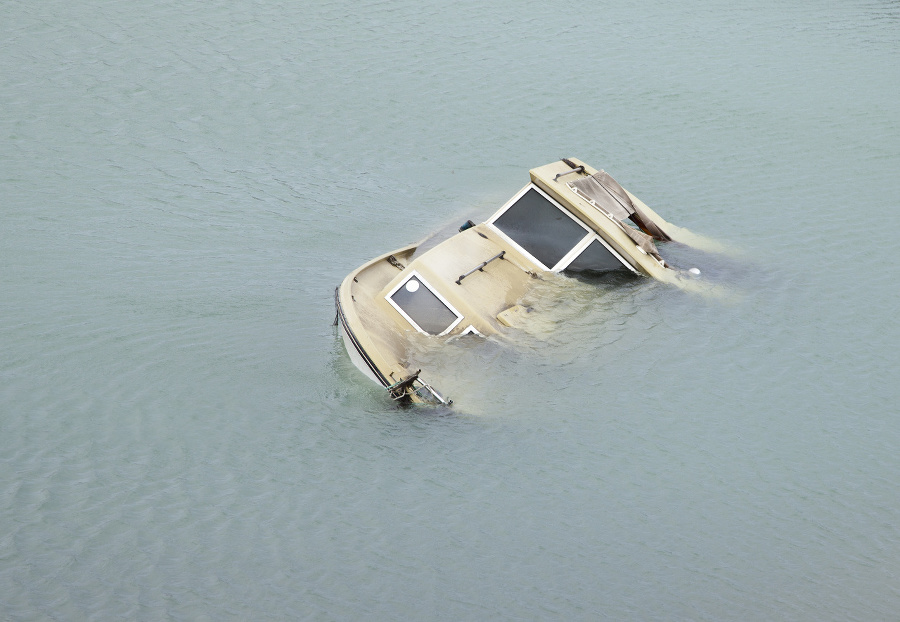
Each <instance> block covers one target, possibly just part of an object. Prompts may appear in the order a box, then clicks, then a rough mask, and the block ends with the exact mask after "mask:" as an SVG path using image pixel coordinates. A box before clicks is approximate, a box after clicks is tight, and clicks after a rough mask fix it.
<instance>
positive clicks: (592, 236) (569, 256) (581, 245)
mask: <svg viewBox="0 0 900 622" xmlns="http://www.w3.org/2000/svg"><path fill="white" fill-rule="evenodd" d="M531 189H534V190H537V191H538V193H540V195H541V196H542V197H544V198H545V199H547V200H548V201H549V202H550V204H551V205H553V206H555V207H556V209H558V210H560V211H561V212H562V213H563V214H565V215H566V216H568V217H569V218H571V219H572V220H573V221H575V222H576V223H577V224H578V226H579V227H581V228H582V229H584V234H585V237H584V238H582V239H581V241H580V242H578V243H577V244H576V245H575V246H574V247H572V250H570V251H569V252H568V253H566V254H565V255H564V256H563V257H562V258H561V259H560V260H559V261H558V262H556V265H555V266H553V267H549V266H545V265H544V263H543V262H542V261H540V260H538V258H537V257H535V256H534V255H532V254H531V253H529V252H528V251H526V250H525V249H524V248H522V247H521V246H519V244H518V243H516V241H515V240H513V239H512V238H511V237H509V236H508V235H506V234H505V233H503V231H501V230H500V228H499V227H497V226H496V225H494V222H495V221H496V220H497V219H498V218H500V217H501V216H502V215H503V214H505V213H506V211H507V210H508V209H509V208H511V207H512V206H513V205H514V204H515V203H516V202H517V201H518V200H519V199H521V198H522V197H523V196H524V195H525V193H526V192H528V191H529V190H531ZM487 225H488V226H490V227H491V229H493V230H494V231H495V232H496V233H497V234H498V235H499V236H500V237H502V238H503V239H504V240H506V241H507V242H509V244H510V245H511V246H512V247H513V248H515V249H516V250H517V251H519V252H520V253H522V255H524V256H525V258H526V259H528V260H529V261H531V262H532V263H534V264H535V265H536V266H538V267H539V268H541V269H542V270H547V271H549V272H561V271H563V270H565V269H566V268H567V267H568V265H569V264H570V263H572V262H573V261H575V259H576V258H577V257H578V256H579V255H580V254H581V253H582V252H583V251H584V249H586V248H587V247H588V246H589V245H590V244H591V242H593V241H594V240H598V241H599V242H600V243H601V244H603V246H605V247H606V248H607V250H609V252H611V253H612V254H613V256H614V257H615V258H616V259H618V260H619V261H620V262H621V263H622V265H623V266H625V267H626V268H628V269H629V270H631V271H632V272H634V273H636V274H637V270H635V269H634V267H633V266H632V265H631V264H630V263H628V262H627V261H626V260H625V259H624V258H623V257H622V255H621V254H620V253H619V252H617V251H616V250H615V249H613V247H612V246H610V245H609V243H607V241H606V240H604V239H603V238H602V237H600V236H599V235H597V233H596V232H595V231H594V230H593V229H591V228H590V227H588V226H587V225H586V224H584V223H583V222H582V221H581V219H580V218H578V217H577V216H575V215H574V214H573V213H572V212H570V211H569V210H567V209H566V208H565V207H563V206H562V205H560V203H559V201H557V200H556V199H554V198H553V197H551V196H550V195H549V194H547V193H546V192H544V191H543V190H541V189H540V188H539V187H538V186H537V185H536V184H534V183H529V184H528V185H526V186H525V187H524V188H522V189H521V190H519V191H518V192H517V193H516V194H514V195H513V196H512V198H511V199H510V200H509V201H507V202H506V203H504V204H503V207H501V208H500V209H499V210H497V212H496V213H495V214H494V215H493V216H491V217H490V218H489V219H488V221H487Z"/></svg>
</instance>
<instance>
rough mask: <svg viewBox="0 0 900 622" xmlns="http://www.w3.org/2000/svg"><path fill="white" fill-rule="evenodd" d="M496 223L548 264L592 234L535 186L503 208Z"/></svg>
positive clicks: (560, 257)
mask: <svg viewBox="0 0 900 622" xmlns="http://www.w3.org/2000/svg"><path fill="white" fill-rule="evenodd" d="M494 226H495V227H497V228H498V229H500V231H502V232H503V233H505V234H506V235H508V236H509V237H510V238H512V239H513V240H514V241H515V242H516V244H518V245H519V246H521V247H522V248H524V249H525V250H526V251H528V252H529V253H531V254H532V255H533V256H534V257H535V258H536V259H537V260H538V261H540V262H541V263H543V264H544V265H545V266H547V267H548V268H552V267H553V266H555V265H556V264H557V263H559V260H560V259H562V258H563V257H564V256H565V255H566V253H568V252H569V251H570V250H572V247H573V246H575V245H576V244H578V242H579V241H581V240H582V239H584V236H586V235H587V234H588V232H587V231H585V229H584V228H583V227H582V226H581V225H579V224H578V223H577V222H576V221H574V220H572V218H570V217H569V216H568V215H566V214H565V213H564V212H563V211H562V210H560V209H559V208H558V207H556V206H555V205H553V203H551V202H550V201H548V200H547V199H546V198H545V197H544V196H543V195H541V193H539V192H538V191H537V190H535V189H534V188H531V189H529V190H528V192H526V193H525V194H523V195H522V198H520V199H519V200H518V201H516V202H515V203H514V204H513V205H512V207H510V208H509V209H508V210H506V211H505V212H503V215H501V216H500V217H499V218H498V219H497V220H495V221H494Z"/></svg>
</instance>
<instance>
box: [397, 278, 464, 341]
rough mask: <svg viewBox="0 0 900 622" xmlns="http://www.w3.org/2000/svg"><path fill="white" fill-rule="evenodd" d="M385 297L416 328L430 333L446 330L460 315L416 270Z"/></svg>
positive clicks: (459, 318) (456, 322)
mask: <svg viewBox="0 0 900 622" xmlns="http://www.w3.org/2000/svg"><path fill="white" fill-rule="evenodd" d="M387 299H388V302H390V303H391V305H393V306H394V308H395V309H397V310H398V311H399V312H400V314H401V315H403V317H405V318H406V319H407V320H408V321H409V322H410V323H411V324H412V325H413V326H414V327H415V328H416V329H418V330H420V331H422V332H423V333H428V334H430V335H440V334H442V333H445V332H447V331H448V330H450V329H451V328H453V327H454V326H456V325H457V324H458V323H459V322H460V321H461V320H462V315H460V314H459V313H458V312H457V311H456V309H454V308H453V307H451V306H450V305H449V304H448V303H446V302H444V301H443V300H442V299H441V298H440V297H439V296H438V295H437V294H436V293H435V292H434V291H433V290H432V289H431V287H429V286H428V284H427V283H426V282H425V280H424V279H423V278H422V277H421V276H419V275H418V274H417V273H416V272H413V273H412V275H410V277H409V278H408V279H407V280H406V281H404V282H403V283H401V284H400V285H399V286H398V287H397V288H396V289H395V290H394V291H393V292H391V294H389V295H388V297H387Z"/></svg>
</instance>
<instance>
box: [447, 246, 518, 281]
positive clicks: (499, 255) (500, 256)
mask: <svg viewBox="0 0 900 622" xmlns="http://www.w3.org/2000/svg"><path fill="white" fill-rule="evenodd" d="M505 254H506V251H500V252H499V253H497V254H496V255H494V256H493V257H491V258H490V259H488V260H487V261H482V262H481V263H480V264H478V265H477V266H475V267H474V268H472V269H471V270H469V271H468V272H466V273H465V274H461V275H460V276H459V278H458V279H456V284H457V285H462V280H463V279H464V278H466V277H467V276H469V275H470V274H472V273H473V272H484V267H485V266H486V265H488V264H489V263H491V262H492V261H494V260H495V259H503V256H504V255H505Z"/></svg>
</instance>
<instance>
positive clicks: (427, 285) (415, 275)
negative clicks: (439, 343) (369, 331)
mask: <svg viewBox="0 0 900 622" xmlns="http://www.w3.org/2000/svg"><path fill="white" fill-rule="evenodd" d="M412 278H415V279H416V280H417V281H419V283H420V284H422V285H424V286H425V288H426V289H427V290H428V291H429V292H431V293H432V294H434V296H435V298H437V299H438V300H439V301H440V302H441V303H442V304H443V305H444V306H445V307H447V309H449V310H450V312H451V313H453V314H454V315H455V316H456V320H455V321H454V322H453V323H452V324H450V326H448V327H447V328H445V329H444V330H443V331H441V332H440V333H437V335H435V334H434V333H429V332H428V331H426V330H424V329H423V328H422V327H421V326H419V325H418V324H417V323H416V322H415V321H414V320H413V319H412V318H411V317H410V316H409V314H407V313H406V311H404V310H403V309H402V308H401V307H400V305H398V304H397V303H396V302H394V300H393V298H391V296H393V295H394V294H396V293H397V291H399V290H400V288H401V287H403V286H405V285H406V284H407V283H408V282H409V280H410V279H412ZM384 298H385V300H387V301H388V304H390V305H391V306H392V307H394V309H396V310H397V312H398V313H399V314H400V315H402V316H403V318H404V319H405V320H406V321H407V322H409V323H410V324H412V326H413V328H415V329H416V330H417V331H419V332H420V333H422V334H423V335H433V336H436V337H442V336H443V335H446V334H447V333H449V332H450V331H451V330H453V329H454V328H456V326H457V324H459V323H460V322H462V321H463V318H464V317H465V316H463V314H462V313H460V312H459V311H457V310H456V307H454V306H453V305H452V304H450V301H449V300H447V299H446V298H444V297H443V296H442V295H441V293H440V292H439V291H437V290H436V289H435V288H433V287H432V286H431V284H430V283H429V282H428V281H427V280H426V279H425V278H424V277H423V276H422V275H421V274H420V273H419V271H418V270H411V271H410V273H409V274H408V275H406V278H405V279H403V280H402V281H400V282H399V283H398V284H397V285H396V286H394V287H393V288H391V291H389V292H388V293H387V295H386V296H385V297H384Z"/></svg>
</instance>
